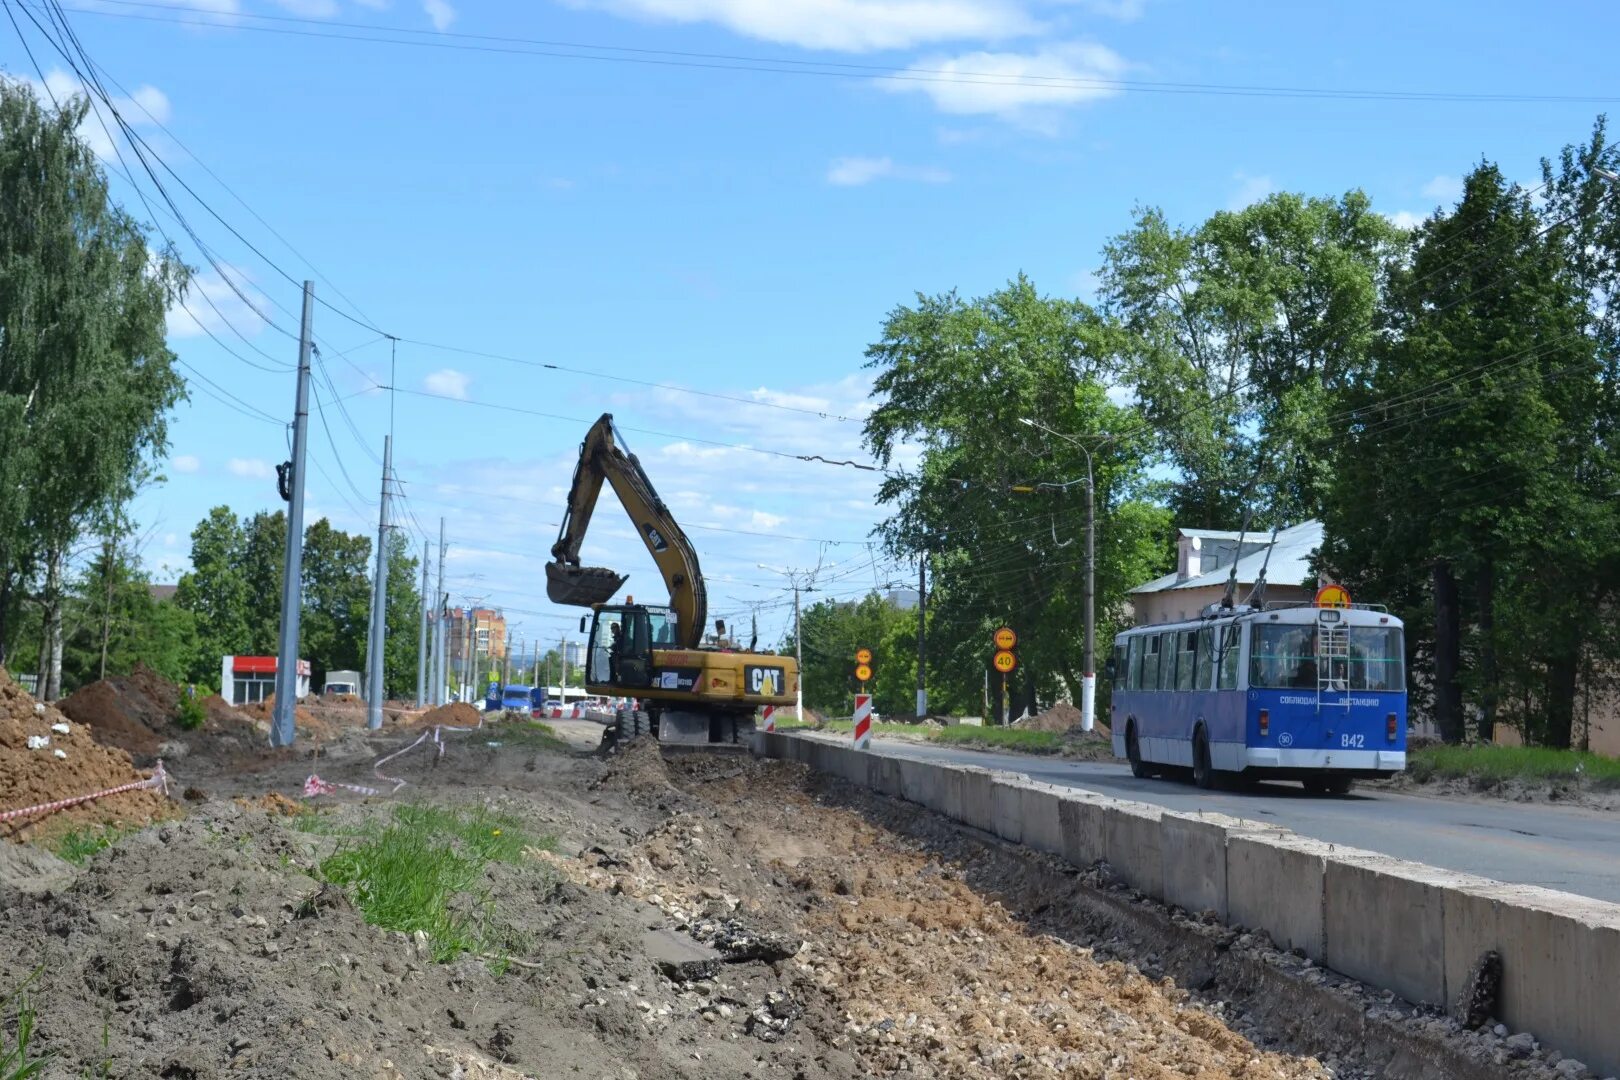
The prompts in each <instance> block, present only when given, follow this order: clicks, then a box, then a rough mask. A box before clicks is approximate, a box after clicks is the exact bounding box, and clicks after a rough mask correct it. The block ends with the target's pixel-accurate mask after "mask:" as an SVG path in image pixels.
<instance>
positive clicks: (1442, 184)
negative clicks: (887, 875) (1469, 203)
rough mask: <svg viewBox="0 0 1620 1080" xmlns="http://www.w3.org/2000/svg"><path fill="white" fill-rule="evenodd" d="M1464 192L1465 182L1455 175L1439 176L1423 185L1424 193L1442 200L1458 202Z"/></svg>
mask: <svg viewBox="0 0 1620 1080" xmlns="http://www.w3.org/2000/svg"><path fill="white" fill-rule="evenodd" d="M1462 193H1463V182H1462V180H1460V179H1458V178H1457V177H1455V176H1444V175H1441V176H1437V177H1435V178H1434V179H1433V180H1430V181H1429V182H1428V183H1427V184H1424V185H1423V194H1425V195H1427V196H1428V197H1429V198H1431V199H1439V200H1440V201H1441V202H1456V201H1457V200H1458V199H1460V198H1462Z"/></svg>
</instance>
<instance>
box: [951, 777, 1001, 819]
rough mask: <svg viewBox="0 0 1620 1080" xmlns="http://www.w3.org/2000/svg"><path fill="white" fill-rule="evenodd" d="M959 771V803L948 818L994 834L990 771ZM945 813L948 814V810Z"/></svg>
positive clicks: (993, 789) (993, 804) (993, 801)
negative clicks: (954, 811)
mask: <svg viewBox="0 0 1620 1080" xmlns="http://www.w3.org/2000/svg"><path fill="white" fill-rule="evenodd" d="M959 771H960V773H961V777H962V779H961V786H960V788H959V790H960V792H961V794H960V802H959V803H958V804H957V806H956V808H955V809H956V813H954V814H950V816H951V817H954V818H955V819H956V820H957V821H960V822H961V823H962V824H964V825H971V826H972V827H973V828H975V829H983V830H984V831H985V832H987V833H993V832H995V831H996V814H995V781H994V779H993V778H992V777H991V775H990V771H989V770H988V769H976V768H971V767H967V768H963V769H961V770H959ZM947 787H948V785H947ZM948 797H949V796H947V798H948ZM946 812H947V813H950V811H948V810H947V811H946Z"/></svg>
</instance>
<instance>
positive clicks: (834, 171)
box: [827, 157, 951, 187]
mask: <svg viewBox="0 0 1620 1080" xmlns="http://www.w3.org/2000/svg"><path fill="white" fill-rule="evenodd" d="M950 178H951V174H950V173H948V172H946V171H945V170H944V169H936V168H933V167H929V166H924V167H920V168H919V167H913V166H907V165H896V164H895V163H894V160H893V159H892V158H887V157H880V158H872V157H842V158H838V159H837V160H835V161H834V162H833V163H832V164H831V165H830V166H828V168H827V183H829V184H832V185H834V186H835V187H860V186H861V185H862V184H870V183H871V182H872V181H873V180H915V181H918V182H919V183H924V184H944V183H947V182H948V181H949V180H950Z"/></svg>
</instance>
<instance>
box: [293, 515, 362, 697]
mask: <svg viewBox="0 0 1620 1080" xmlns="http://www.w3.org/2000/svg"><path fill="white" fill-rule="evenodd" d="M370 561H371V540H370V539H369V538H367V537H364V536H357V535H352V534H350V533H345V532H341V531H339V530H338V529H334V528H333V527H332V523H331V522H330V521H328V520H326V519H325V518H322V519H321V520H319V521H317V522H315V524H313V525H311V526H309V527H308V528H307V529H305V530H304V558H303V594H304V614H303V618H302V620H301V621H300V624H299V628H300V631H301V637H302V642H301V644H300V645H299V650H300V652H301V653H302V654H303V655H304V656H305V657H307V658H308V659H309V662H310V667H311V669H312V674H313V679H314V685H316V686H319V685H321V682H320V680H322V679H323V678H324V677H325V675H326V673H327V672H328V671H360V670H362V669H363V668H364V667H365V655H366V654H365V648H366V619H367V616H368V614H369V607H370V603H371V579H370V577H369V576H368V572H367V564H368V563H369V562H370Z"/></svg>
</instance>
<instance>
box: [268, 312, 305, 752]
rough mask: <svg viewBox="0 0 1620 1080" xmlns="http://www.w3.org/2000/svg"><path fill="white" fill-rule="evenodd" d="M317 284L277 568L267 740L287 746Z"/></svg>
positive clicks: (294, 701) (294, 689)
mask: <svg viewBox="0 0 1620 1080" xmlns="http://www.w3.org/2000/svg"><path fill="white" fill-rule="evenodd" d="M314 318H315V285H314V283H313V282H309V281H306V282H304V314H303V319H302V320H301V322H300V325H299V331H298V392H297V399H296V404H295V406H294V409H293V447H292V484H291V491H290V492H289V493H288V499H287V551H286V554H285V556H284V557H283V559H282V568H281V635H280V639H279V640H278V641H277V643H276V705H275V710H274V711H273V712H272V714H271V718H270V745H271V746H291V745H292V743H293V739H294V738H295V737H296V730H295V728H294V725H293V717H294V711H295V710H296V709H297V707H298V630H299V616H300V615H301V614H302V613H303V604H304V596H303V582H302V577H303V573H304V460H305V450H306V448H307V447H308V445H309V354H310V350H311V348H312V347H313V346H312V341H311V339H312V338H313V336H314V328H313V323H314Z"/></svg>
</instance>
